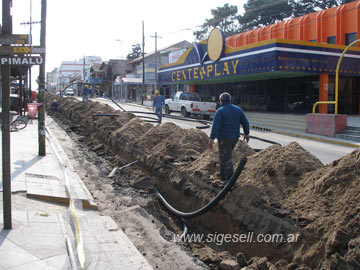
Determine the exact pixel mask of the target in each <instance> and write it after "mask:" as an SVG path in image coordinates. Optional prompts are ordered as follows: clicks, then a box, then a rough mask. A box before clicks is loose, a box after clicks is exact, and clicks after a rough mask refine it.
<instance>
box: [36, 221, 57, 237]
mask: <svg viewBox="0 0 360 270" xmlns="http://www.w3.org/2000/svg"><path fill="white" fill-rule="evenodd" d="M29 230H31V233H39V234H40V233H41V234H62V229H61V225H60V223H44V222H32V223H31V224H30V228H29Z"/></svg>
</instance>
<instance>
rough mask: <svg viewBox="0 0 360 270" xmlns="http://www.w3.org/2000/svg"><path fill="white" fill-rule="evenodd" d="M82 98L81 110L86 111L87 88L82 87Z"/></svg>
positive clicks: (87, 100)
mask: <svg viewBox="0 0 360 270" xmlns="http://www.w3.org/2000/svg"><path fill="white" fill-rule="evenodd" d="M82 97H83V100H82V102H83V108H84V109H86V108H87V105H88V102H89V86H88V85H84V86H83V89H82Z"/></svg>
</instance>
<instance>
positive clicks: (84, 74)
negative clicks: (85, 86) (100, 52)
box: [47, 56, 102, 91]
mask: <svg viewBox="0 0 360 270" xmlns="http://www.w3.org/2000/svg"><path fill="white" fill-rule="evenodd" d="M101 62H102V60H101V57H100V56H84V57H83V58H82V59H79V60H74V61H63V62H62V63H61V65H60V67H59V68H55V69H54V70H53V71H52V72H50V73H48V74H47V78H48V80H47V87H48V88H49V89H50V88H51V89H54V88H56V90H57V91H60V90H62V89H64V87H65V86H66V85H68V84H69V83H71V82H73V81H76V80H83V81H86V80H87V79H88V77H89V76H90V68H91V67H92V65H93V64H96V63H101ZM54 85H55V86H54Z"/></svg>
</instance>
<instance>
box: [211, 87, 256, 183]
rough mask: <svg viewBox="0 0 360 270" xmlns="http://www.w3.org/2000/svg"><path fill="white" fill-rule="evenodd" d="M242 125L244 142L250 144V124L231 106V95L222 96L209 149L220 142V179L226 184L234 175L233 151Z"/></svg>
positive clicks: (215, 116) (235, 107) (238, 109)
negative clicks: (215, 141) (216, 141)
mask: <svg viewBox="0 0 360 270" xmlns="http://www.w3.org/2000/svg"><path fill="white" fill-rule="evenodd" d="M240 124H241V126H242V127H243V129H244V134H245V135H244V141H246V142H249V122H248V120H247V118H246V116H245V114H244V112H243V111H242V110H241V108H240V107H238V106H236V105H233V104H231V96H230V94H229V93H226V92H224V93H222V94H221V95H220V108H219V109H218V110H217V111H216V113H215V115H214V120H213V124H212V129H211V133H210V141H209V149H210V150H213V147H214V140H215V138H216V139H217V140H218V147H219V157H220V177H221V179H222V180H223V181H224V184H226V183H227V182H228V181H229V180H230V178H231V177H232V175H233V173H234V168H233V163H232V151H233V149H234V147H235V145H236V143H237V142H238V140H239V137H240Z"/></svg>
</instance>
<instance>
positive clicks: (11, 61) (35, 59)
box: [0, 56, 44, 65]
mask: <svg viewBox="0 0 360 270" xmlns="http://www.w3.org/2000/svg"><path fill="white" fill-rule="evenodd" d="M43 62H44V59H43V58H42V57H41V56H27V57H15V56H13V57H1V58H0V63H1V65H41V64H42V63H43Z"/></svg>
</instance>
